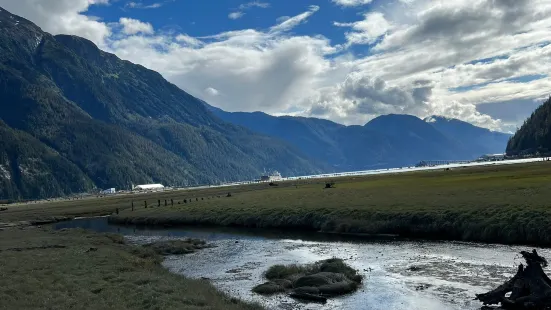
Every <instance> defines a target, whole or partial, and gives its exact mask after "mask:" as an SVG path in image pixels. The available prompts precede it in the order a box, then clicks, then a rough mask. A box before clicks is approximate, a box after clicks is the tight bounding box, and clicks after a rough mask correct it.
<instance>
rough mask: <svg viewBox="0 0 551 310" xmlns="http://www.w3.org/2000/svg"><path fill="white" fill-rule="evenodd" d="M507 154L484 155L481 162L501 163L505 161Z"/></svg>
mask: <svg viewBox="0 0 551 310" xmlns="http://www.w3.org/2000/svg"><path fill="white" fill-rule="evenodd" d="M504 159H505V154H486V155H482V156H481V157H480V158H479V160H481V161H499V160H504Z"/></svg>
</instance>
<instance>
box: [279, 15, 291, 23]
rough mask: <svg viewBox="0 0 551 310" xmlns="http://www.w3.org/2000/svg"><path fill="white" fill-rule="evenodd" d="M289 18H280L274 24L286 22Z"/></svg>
mask: <svg viewBox="0 0 551 310" xmlns="http://www.w3.org/2000/svg"><path fill="white" fill-rule="evenodd" d="M289 18H291V16H280V17H278V18H277V19H276V22H278V23H282V22H284V21H286V20H288V19H289Z"/></svg>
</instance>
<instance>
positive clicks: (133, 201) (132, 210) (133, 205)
mask: <svg viewBox="0 0 551 310" xmlns="http://www.w3.org/2000/svg"><path fill="white" fill-rule="evenodd" d="M132 211H134V200H132Z"/></svg>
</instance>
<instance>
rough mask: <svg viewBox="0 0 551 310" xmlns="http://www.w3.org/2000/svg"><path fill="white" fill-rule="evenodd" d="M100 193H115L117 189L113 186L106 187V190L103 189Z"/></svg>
mask: <svg viewBox="0 0 551 310" xmlns="http://www.w3.org/2000/svg"><path fill="white" fill-rule="evenodd" d="M101 193H102V194H116V193H117V190H116V189H115V188H114V187H113V188H108V189H106V190H103V191H101Z"/></svg>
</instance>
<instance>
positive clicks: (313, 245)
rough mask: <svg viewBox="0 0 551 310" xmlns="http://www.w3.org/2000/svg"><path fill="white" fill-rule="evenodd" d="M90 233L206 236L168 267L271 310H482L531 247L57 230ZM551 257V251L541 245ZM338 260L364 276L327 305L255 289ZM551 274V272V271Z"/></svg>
mask: <svg viewBox="0 0 551 310" xmlns="http://www.w3.org/2000/svg"><path fill="white" fill-rule="evenodd" d="M77 227H79V228H86V229H91V230H95V231H98V232H114V233H120V234H123V235H125V236H126V238H127V239H128V240H129V241H130V242H133V243H136V244H142V243H147V242H152V241H156V240H163V239H178V238H183V237H190V238H200V239H204V240H206V241H208V242H209V243H211V244H213V245H215V246H216V247H213V248H208V249H204V250H201V251H198V252H196V253H193V254H190V255H184V256H169V257H167V259H166V260H165V261H164V263H163V264H164V266H165V267H166V268H168V269H169V270H171V271H172V272H175V273H178V274H182V275H185V276H187V277H190V278H207V279H209V280H210V281H211V282H212V283H213V284H214V285H215V286H216V287H217V288H218V289H220V290H221V291H224V292H225V293H227V294H229V295H230V296H232V297H237V298H240V299H243V300H248V301H255V302H259V303H261V304H263V305H264V306H265V307H266V308H268V309H289V310H290V309H322V310H329V309H331V310H332V309H351V310H355V309H358V310H359V309H362V310H363V309H374V310H376V309H377V310H378V309H381V310H382V309H385V310H387V309H397V310H401V309H404V310H405V309H408V310H411V309H422V310H437V309H438V310H443V309H458V310H459V309H461V310H465V309H480V307H481V304H480V303H479V302H477V301H474V300H473V298H474V296H475V294H476V293H482V292H485V291H487V290H489V289H491V288H493V287H495V286H497V285H499V284H501V283H503V281H505V280H506V279H507V278H510V277H512V276H513V274H514V273H515V272H516V268H517V266H518V264H519V263H521V262H522V259H521V257H520V255H519V254H518V253H519V252H520V251H521V250H531V248H529V247H523V246H507V245H495V244H491V245H489V244H475V243H465V242H433V241H431V242H428V241H404V240H387V239H378V240H377V239H370V240H367V239H365V238H363V239H360V238H357V237H345V236H337V235H326V234H315V233H310V234H303V233H296V232H283V231H266V230H253V231H251V230H239V229H226V228H212V227H203V228H201V227H182V228H166V229H156V228H147V227H130V226H118V225H112V224H109V223H108V222H107V218H89V219H76V220H73V221H68V222H62V223H58V224H56V228H57V229H62V228H77ZM537 249H538V252H539V253H540V255H542V256H544V257H547V258H549V257H551V250H550V249H540V248H537ZM331 257H338V258H342V259H344V260H345V261H346V262H347V263H348V264H350V265H351V266H353V267H354V268H356V269H357V270H359V271H360V272H361V274H362V275H364V283H363V285H362V287H361V288H360V290H359V291H358V292H356V293H354V294H351V295H347V296H343V297H339V298H334V299H331V300H330V301H329V302H328V303H327V304H325V305H320V304H307V303H301V302H299V301H296V300H293V299H291V298H288V297H287V296H285V295H276V296H274V297H263V296H259V295H256V294H254V293H252V292H251V288H252V287H254V286H255V285H257V284H260V283H262V282H264V280H263V279H262V274H263V272H264V271H265V270H266V269H267V268H268V267H270V266H271V265H274V264H293V263H298V264H303V263H311V262H315V261H318V260H321V259H327V258H331ZM546 272H549V270H546Z"/></svg>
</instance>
